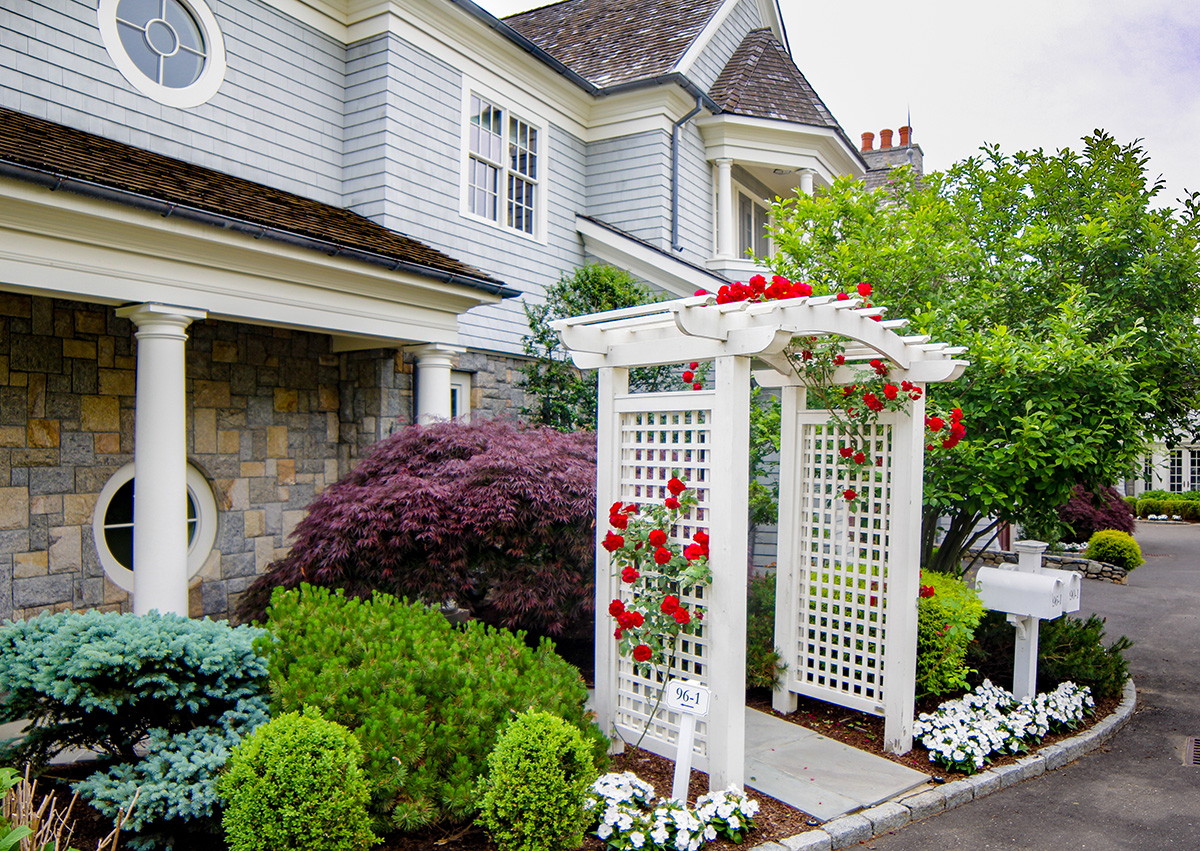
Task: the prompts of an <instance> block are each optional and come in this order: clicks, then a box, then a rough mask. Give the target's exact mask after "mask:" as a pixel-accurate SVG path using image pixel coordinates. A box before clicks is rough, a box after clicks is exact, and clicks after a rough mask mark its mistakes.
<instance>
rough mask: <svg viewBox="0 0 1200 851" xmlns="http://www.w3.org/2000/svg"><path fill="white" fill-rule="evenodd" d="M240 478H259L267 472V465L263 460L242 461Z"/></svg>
mask: <svg viewBox="0 0 1200 851" xmlns="http://www.w3.org/2000/svg"><path fill="white" fill-rule="evenodd" d="M241 474H242V478H245V479H261V478H262V477H263V476H265V475H266V474H267V465H266V462H264V461H243V462H242V464H241Z"/></svg>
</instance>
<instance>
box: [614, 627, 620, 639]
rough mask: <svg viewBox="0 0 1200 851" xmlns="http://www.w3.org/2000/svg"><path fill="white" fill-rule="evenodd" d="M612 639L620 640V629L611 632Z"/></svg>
mask: <svg viewBox="0 0 1200 851" xmlns="http://www.w3.org/2000/svg"><path fill="white" fill-rule="evenodd" d="M613 638H615V639H616V640H617V641H620V640H621V628H620V627H617V628H616V629H614V630H613Z"/></svg>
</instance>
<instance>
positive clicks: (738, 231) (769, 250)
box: [733, 181, 775, 260]
mask: <svg viewBox="0 0 1200 851" xmlns="http://www.w3.org/2000/svg"><path fill="white" fill-rule="evenodd" d="M743 199H745V200H746V201H749V202H750V204H751V205H752V206H753V208H754V209H756V210H762V212H763V233H762V244H763V248H764V249H765V251H763V254H762V256H763V258H764V259H769V258H770V257H771V255H772V254H774V253H775V247H774V245H773V244H772V243H771V237H770V235H769V234H768V233H767V230H766V229H767V228H768V227H769V226H770V224H771V207H770V205H769V204H767V203H766V202H764V201H763V199H762V198H759V197H758V196H757V195H755V194H754V193H753V192H751V191H750V190H748V189H746V188H745V187H744V186H742V185H741V184H739V183H738V182H737V181H734V183H733V200H734V203H733V227H734V242H735V244H736V245H737V249H738V252H737V256H738V259H739V260H751V254H755V255H757V252H756V251H754V246H753V245H750V246H747V245H745V244H744V242H743V239H744V237H745V236H746V234H745V232H744V231H743V230H742V200H743ZM750 227H751V240H752V241H753V240H754V233H753V229H754V223H753V222H751V225H750ZM747 252H750V253H747Z"/></svg>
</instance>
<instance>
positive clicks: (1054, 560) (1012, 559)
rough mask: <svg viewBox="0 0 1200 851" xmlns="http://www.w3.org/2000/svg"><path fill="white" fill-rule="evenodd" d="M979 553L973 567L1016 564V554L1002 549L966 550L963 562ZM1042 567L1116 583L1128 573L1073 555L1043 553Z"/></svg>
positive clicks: (1104, 563)
mask: <svg viewBox="0 0 1200 851" xmlns="http://www.w3.org/2000/svg"><path fill="white" fill-rule="evenodd" d="M976 555H979V559H978V561H975V567H976V568H978V567H999V566H1000V565H1002V564H1016V563H1017V554H1016V553H1010V552H1005V551H1003V550H984V551H983V552H982V553H979V552H978V551H977V550H970V551H968V556H967V558H965V559H963V564H964V565H967V564H970V563H971V562H972V561H974V560H975V556H976ZM1042 567H1052V568H1055V569H1056V570H1075V571H1078V572H1079V573H1082V574H1083V575H1084V577H1085V578H1087V579H1105V580H1108V581H1109V582H1116V583H1117V584H1118V585H1124V584H1125V583H1126V577H1127V576H1128V575H1129V571H1127V570H1126V569H1125V568H1123V567H1117V566H1116V565H1115V564H1109V563H1108V562H1103V561H1094V560H1092V559H1089V558H1083V557H1082V556H1074V555H1061V556H1055V555H1043V556H1042Z"/></svg>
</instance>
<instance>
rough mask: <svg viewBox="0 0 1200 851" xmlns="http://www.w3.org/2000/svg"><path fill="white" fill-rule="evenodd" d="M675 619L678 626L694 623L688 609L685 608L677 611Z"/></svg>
mask: <svg viewBox="0 0 1200 851" xmlns="http://www.w3.org/2000/svg"><path fill="white" fill-rule="evenodd" d="M674 618H675V623H677V624H688V623H691V622H692V616H691V615H689V614H688V610H687V609H683V608H680V609H676V610H675V614H674Z"/></svg>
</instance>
